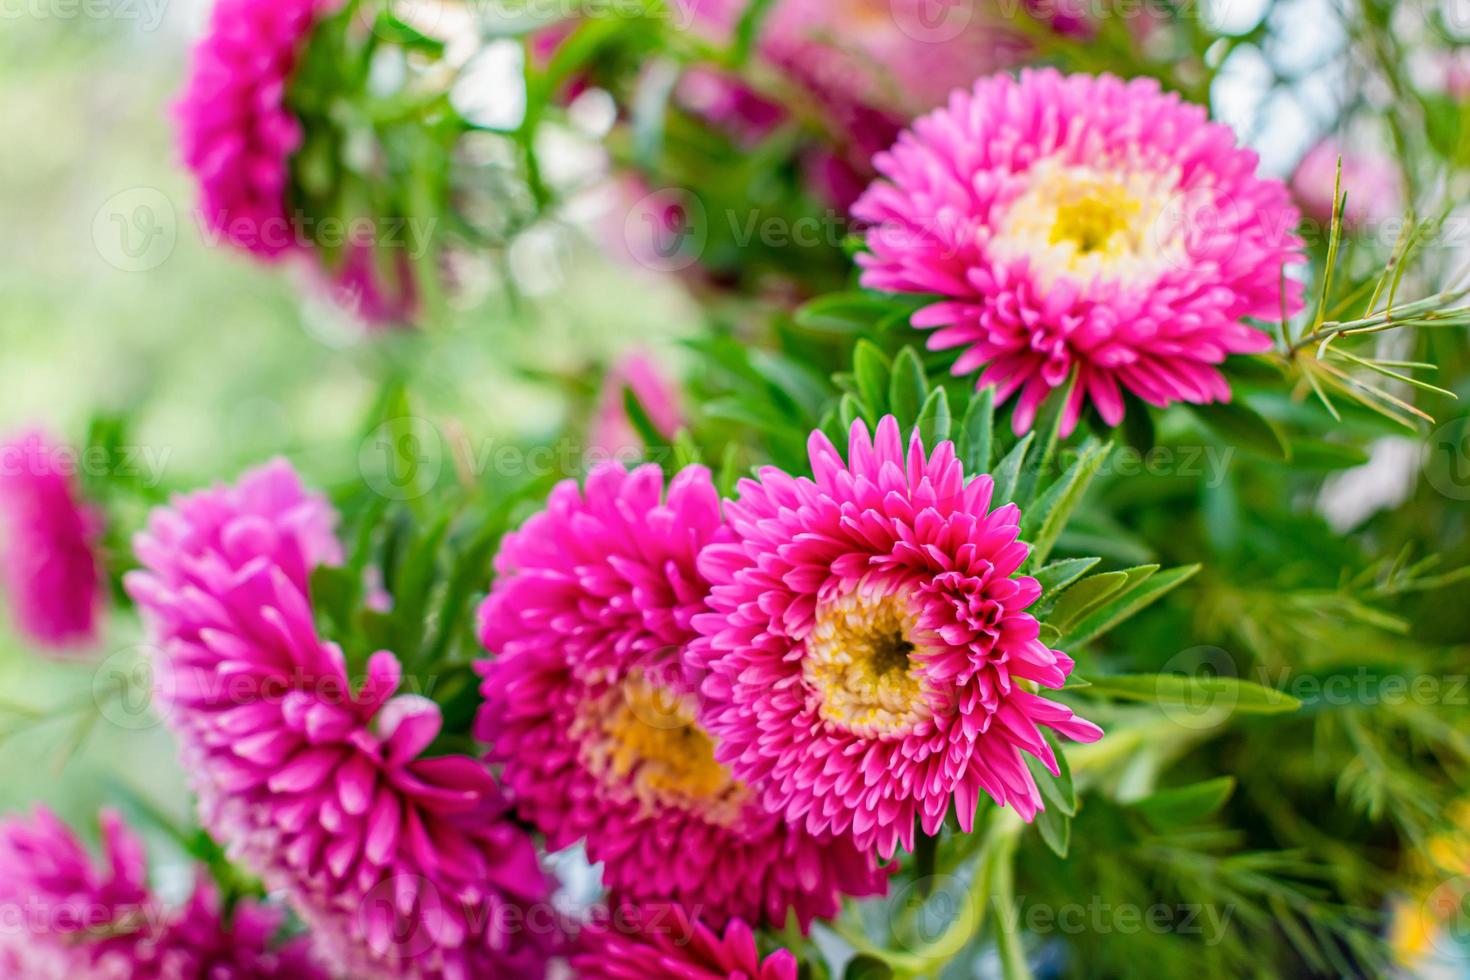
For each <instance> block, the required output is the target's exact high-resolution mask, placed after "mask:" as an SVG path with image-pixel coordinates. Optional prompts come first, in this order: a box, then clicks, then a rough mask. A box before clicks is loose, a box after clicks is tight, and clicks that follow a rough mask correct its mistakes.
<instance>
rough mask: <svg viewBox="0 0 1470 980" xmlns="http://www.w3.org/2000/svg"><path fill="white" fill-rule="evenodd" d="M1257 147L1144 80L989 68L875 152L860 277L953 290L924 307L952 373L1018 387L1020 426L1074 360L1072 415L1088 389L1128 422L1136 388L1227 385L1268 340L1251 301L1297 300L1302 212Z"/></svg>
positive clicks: (1291, 304)
mask: <svg viewBox="0 0 1470 980" xmlns="http://www.w3.org/2000/svg"><path fill="white" fill-rule="evenodd" d="M1256 162H1257V158H1256V155H1255V154H1254V153H1253V152H1251V151H1249V150H1246V149H1243V148H1241V147H1239V146H1238V145H1237V144H1236V141H1235V136H1234V134H1233V133H1232V132H1231V131H1230V130H1229V129H1228V128H1227V127H1225V126H1222V125H1219V124H1216V123H1211V122H1209V121H1208V119H1207V118H1206V115H1205V111H1204V109H1202V108H1200V107H1198V106H1194V105H1189V104H1187V103H1185V102H1182V101H1180V99H1179V97H1178V96H1177V95H1174V94H1166V93H1164V92H1162V91H1161V90H1160V88H1159V85H1158V83H1157V82H1155V81H1152V80H1150V79H1137V80H1134V81H1131V82H1125V81H1123V80H1121V79H1118V78H1115V77H1113V76H1111V75H1102V76H1097V77H1093V76H1090V75H1070V76H1064V75H1061V74H1059V73H1058V72H1056V71H1054V70H1051V69H1044V70H1039V71H1038V70H1030V69H1026V70H1023V71H1022V72H1021V73H1020V75H1019V77H1017V78H1012V77H1010V76H1006V75H998V76H995V77H991V78H985V79H981V80H980V81H978V82H977V83H975V86H974V89H973V91H967V92H958V93H956V94H955V95H954V96H953V97H952V98H951V99H950V102H949V105H948V106H947V107H945V108H944V109H940V110H937V111H935V112H933V113H931V114H930V115H928V116H925V117H923V118H921V119H919V120H917V121H916V122H915V123H914V125H913V127H912V128H911V129H910V130H909V131H907V132H905V133H904V134H903V136H902V137H901V138H900V139H899V141H898V143H897V144H896V145H895V146H894V147H893V149H892V150H891V151H889V152H886V153H882V154H879V156H878V157H877V160H876V164H877V167H878V170H879V171H880V172H881V173H882V174H883V176H884V178H885V179H883V180H880V181H878V182H877V183H875V184H874V185H873V186H872V187H871V188H869V190H868V191H867V192H866V193H865V194H864V195H863V198H862V199H861V200H860V201H859V202H858V203H857V205H856V206H855V207H854V209H853V214H854V215H855V216H856V217H857V218H858V219H859V220H861V221H864V222H867V224H868V225H869V228H868V231H867V244H868V248H869V249H870V252H869V253H866V254H862V255H859V256H858V262H859V264H861V266H862V268H863V273H862V283H863V285H864V286H867V287H868V288H870V289H878V290H885V291H888V292H896V293H919V294H938V295H939V296H940V297H942V299H941V300H940V301H939V302H936V303H933V304H931V305H929V306H926V307H924V308H923V309H921V310H919V311H918V312H917V313H915V314H914V316H913V320H912V322H913V325H914V326H915V327H917V328H919V329H924V330H933V331H934V334H933V335H932V336H931V337H930V338H929V344H928V346H929V348H930V349H931V350H947V349H950V348H959V349H960V355H959V358H958V359H957V360H956V361H955V363H954V366H953V373H954V374H956V375H960V376H963V375H969V374H973V373H975V372H977V371H978V372H980V374H979V377H978V378H977V379H976V386H977V387H985V386H987V385H994V386H996V396H997V398H998V399H1000V400H1004V399H1007V398H1009V397H1011V396H1012V395H1014V394H1018V393H1019V398H1018V402H1017V405H1016V409H1015V414H1014V417H1013V419H1012V424H1013V427H1014V428H1015V430H1016V432H1017V433H1021V432H1024V431H1026V430H1027V429H1028V428H1030V426H1031V423H1032V421H1033V419H1034V418H1035V416H1036V411H1037V409H1038V407H1039V406H1040V405H1041V403H1042V402H1043V401H1044V400H1045V399H1046V397H1047V396H1048V395H1049V394H1050V393H1051V392H1052V391H1053V390H1055V389H1057V388H1059V387H1061V386H1063V385H1064V384H1066V383H1067V380H1068V378H1069V377H1072V376H1073V375H1074V374H1075V375H1076V386H1075V388H1074V389H1073V391H1072V395H1071V398H1070V400H1069V401H1068V402H1067V404H1066V406H1065V407H1064V414H1063V420H1062V421H1063V431H1064V433H1070V432H1071V430H1072V429H1073V427H1074V426H1075V425H1076V423H1077V420H1078V418H1079V416H1080V415H1081V411H1082V406H1083V404H1084V403H1085V402H1090V403H1091V404H1092V405H1093V406H1095V407H1096V408H1097V410H1098V413H1099V414H1100V415H1101V416H1102V418H1103V420H1104V421H1105V422H1106V423H1107V424H1109V425H1117V424H1118V423H1119V422H1121V421H1122V418H1123V407H1124V402H1123V392H1124V391H1125V390H1126V391H1130V392H1132V393H1133V394H1135V395H1137V396H1138V397H1139V398H1141V399H1143V400H1144V401H1146V402H1148V403H1149V404H1151V405H1156V406H1160V407H1163V406H1165V405H1169V404H1171V403H1174V402H1180V401H1183V402H1192V403H1195V404H1200V403H1205V402H1214V401H1228V400H1229V399H1230V388H1229V386H1228V385H1227V384H1226V382H1225V378H1224V376H1223V375H1222V374H1221V373H1220V371H1219V370H1218V369H1217V365H1219V364H1220V363H1221V362H1223V361H1224V360H1225V358H1226V357H1227V356H1228V355H1230V354H1235V353H1252V352H1259V351H1263V350H1265V349H1267V348H1268V347H1270V345H1271V339H1270V337H1269V336H1268V335H1267V334H1266V333H1265V332H1263V331H1261V330H1258V329H1256V328H1254V327H1252V326H1250V325H1249V324H1247V323H1246V322H1244V320H1245V318H1247V317H1258V318H1262V319H1269V320H1276V319H1279V318H1280V316H1281V314H1282V309H1283V307H1285V309H1286V311H1287V312H1288V313H1289V312H1294V311H1296V310H1298V309H1300V308H1301V303H1302V300H1301V291H1302V287H1301V285H1300V283H1296V282H1295V281H1293V280H1290V279H1288V280H1287V281H1286V283H1285V286H1284V287H1283V282H1282V280H1283V276H1284V274H1285V270H1286V268H1287V267H1288V266H1290V265H1292V264H1294V263H1297V262H1300V261H1302V256H1301V242H1300V240H1299V239H1298V238H1297V237H1296V234H1295V228H1296V225H1297V213H1296V210H1295V209H1294V208H1293V207H1292V206H1291V202H1290V199H1289V195H1288V194H1287V192H1286V188H1285V187H1284V186H1283V185H1282V184H1281V183H1280V182H1279V181H1275V180H1267V179H1263V178H1260V177H1257V176H1256V173H1255V171H1256ZM1283 288H1285V290H1286V295H1285V296H1283V295H1282V290H1283ZM982 369H983V370H982Z"/></svg>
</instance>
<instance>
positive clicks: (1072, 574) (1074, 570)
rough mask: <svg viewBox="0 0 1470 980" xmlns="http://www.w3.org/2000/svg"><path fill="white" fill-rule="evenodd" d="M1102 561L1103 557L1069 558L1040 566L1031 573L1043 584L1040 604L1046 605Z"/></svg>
mask: <svg viewBox="0 0 1470 980" xmlns="http://www.w3.org/2000/svg"><path fill="white" fill-rule="evenodd" d="M1100 561H1102V559H1101V558H1067V559H1065V560H1063V561H1056V562H1052V563H1051V564H1050V565H1044V566H1042V567H1041V568H1038V569H1037V570H1036V571H1035V572H1033V573H1032V574H1031V577H1032V578H1034V579H1036V581H1037V582H1038V583H1040V585H1041V599H1040V600H1039V602H1038V604H1040V605H1045V604H1046V602H1047V601H1048V600H1049V599H1053V598H1055V597H1056V595H1057V593H1059V592H1061V591H1062V590H1063V589H1065V588H1066V587H1067V586H1069V585H1071V584H1072V583H1073V582H1075V581H1077V580H1078V579H1079V578H1081V577H1082V576H1084V575H1086V574H1087V573H1088V571H1090V570H1091V569H1092V568H1093V566H1095V565H1096V564H1097V563H1098V562H1100Z"/></svg>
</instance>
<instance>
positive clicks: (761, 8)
mask: <svg viewBox="0 0 1470 980" xmlns="http://www.w3.org/2000/svg"><path fill="white" fill-rule="evenodd" d="M772 6H773V3H772V0H750V2H749V3H747V4H746V5H745V9H744V10H742V11H741V12H740V20H739V21H738V22H737V23H736V25H735V44H734V45H733V48H732V50H731V60H732V61H733V63H734V65H735V66H736V67H738V66H740V65H743V64H745V62H746V61H747V60H748V59H749V58H750V52H751V51H752V50H753V49H754V47H755V39H756V38H757V37H758V36H760V30H761V24H763V23H764V22H765V19H766V14H767V13H768V12H769V11H770V9H771V7H772Z"/></svg>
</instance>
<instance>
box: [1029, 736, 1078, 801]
mask: <svg viewBox="0 0 1470 980" xmlns="http://www.w3.org/2000/svg"><path fill="white" fill-rule="evenodd" d="M1046 740H1047V744H1048V745H1050V746H1051V750H1052V754H1053V755H1055V756H1056V760H1057V769H1058V770H1059V773H1058V775H1055V776H1053V775H1052V774H1051V773H1050V772H1049V771H1048V770H1047V768H1046V766H1045V765H1044V764H1043V763H1042V761H1041V760H1040V759H1038V758H1036V756H1034V755H1030V754H1028V755H1027V756H1026V764H1027V765H1028V766H1030V767H1031V775H1032V777H1033V778H1034V779H1035V780H1036V787H1037V788H1038V789H1039V790H1041V798H1042V800H1043V801H1044V802H1045V803H1046V805H1047V806H1048V807H1049V808H1055V809H1057V810H1059V811H1061V812H1062V813H1063V814H1065V815H1066V816H1069V817H1075V816H1076V815H1077V789H1076V787H1075V786H1073V785H1072V770H1071V768H1070V767H1069V766H1068V765H1067V757H1066V755H1065V754H1064V753H1063V752H1062V748H1061V746H1060V745H1059V744H1058V743H1057V741H1056V739H1055V738H1054V737H1053V736H1052V735H1051V733H1050V732H1048V733H1047V735H1046Z"/></svg>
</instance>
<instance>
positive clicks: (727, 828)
mask: <svg viewBox="0 0 1470 980" xmlns="http://www.w3.org/2000/svg"><path fill="white" fill-rule="evenodd" d="M723 538H724V532H723V531H722V529H721V523H720V505H719V498H718V496H717V494H716V493H715V489H714V486H713V485H712V483H711V481H710V477H709V473H708V472H707V471H706V470H704V469H703V468H702V467H690V468H688V469H686V470H684V471H683V472H681V473H680V474H679V475H678V476H676V477H675V478H674V479H673V481H672V482H671V483H670V484H669V487H668V492H667V495H666V496H665V494H664V484H663V476H662V474H661V472H660V471H659V468H658V467H657V466H652V465H649V466H642V467H639V468H638V469H636V470H634V471H633V472H631V473H629V472H626V471H624V470H623V468H622V467H621V466H618V465H616V464H611V463H609V464H606V465H604V466H601V467H598V468H597V469H595V470H594V471H593V472H592V474H591V475H590V476H589V477H588V480H587V487H586V490H585V492H584V491H579V490H578V488H577V486H576V484H575V483H573V482H571V481H568V482H565V483H563V484H561V485H560V486H558V487H557V488H556V489H555V490H554V491H553V492H552V494H551V499H550V501H549V502H548V504H547V508H546V510H545V511H543V512H541V513H539V514H537V515H535V516H534V517H532V518H531V519H530V520H529V521H527V522H526V524H525V525H524V526H523V527H522V528H521V529H520V530H519V531H517V532H515V533H513V534H510V535H508V536H507V537H506V539H505V541H504V543H503V545H502V547H501V551H500V555H499V557H498V559H497V562H496V567H497V571H498V573H499V576H498V578H497V580H496V583H495V587H494V589H493V590H492V592H491V594H490V596H489V598H487V599H486V600H485V604H484V606H483V607H482V609H481V611H480V616H481V624H482V629H481V638H482V640H483V641H484V643H485V646H486V648H487V649H488V650H490V651H491V652H492V653H494V654H495V657H494V659H492V660H489V661H486V662H485V663H483V664H481V665H480V666H481V670H482V671H483V673H484V674H485V684H484V687H483V691H484V694H485V699H486V703H485V705H484V707H483V708H482V709H481V714H480V723H479V731H478V734H479V736H480V738H481V739H482V740H484V741H485V742H487V743H489V744H490V746H491V758H492V759H493V760H494V761H496V762H498V763H500V764H501V765H503V766H504V770H503V776H502V778H503V779H504V781H505V783H506V785H507V786H508V787H509V788H510V789H511V790H512V791H513V793H514V796H515V800H516V805H517V808H518V810H519V812H520V813H521V815H522V816H523V817H525V818H526V819H527V820H529V821H530V822H531V823H533V824H535V825H536V826H537V827H538V828H539V829H540V830H541V831H542V832H543V833H544V834H545V835H546V839H547V846H548V847H550V848H552V849H560V848H563V847H567V846H570V845H571V844H574V843H576V842H577V841H579V840H585V841H586V848H587V854H588V857H589V858H590V859H591V860H593V861H598V862H601V863H602V864H603V880H604V883H605V885H606V886H607V887H608V888H609V890H610V891H611V892H612V894H613V895H615V896H617V897H619V898H620V899H627V900H628V901H632V902H643V901H674V902H678V903H681V904H683V905H684V906H685V907H687V908H689V909H691V910H697V911H698V913H699V914H700V915H701V916H702V917H704V918H705V919H706V920H707V921H709V922H710V923H711V924H712V925H716V926H723V925H724V923H725V922H726V921H727V920H728V919H730V918H732V917H739V918H743V919H746V920H747V921H749V922H752V923H778V924H779V923H785V922H786V917H787V913H788V911H794V912H795V913H796V915H797V917H798V919H799V921H800V922H801V923H802V924H803V925H806V924H807V923H809V922H810V921H811V920H812V919H813V918H817V917H826V916H831V915H833V914H835V913H836V912H837V910H838V897H839V896H840V895H843V894H847V895H871V894H876V893H880V892H881V891H882V890H883V889H884V887H885V884H886V880H887V875H886V873H885V872H884V871H883V869H881V868H879V867H878V866H877V864H876V862H875V861H874V860H873V859H872V858H871V857H870V856H869V855H866V854H863V853H862V852H860V851H858V850H857V849H856V848H855V847H853V846H852V844H851V843H850V842H848V841H845V840H838V839H834V838H832V837H831V836H830V835H823V834H811V833H808V832H807V831H805V830H804V829H802V828H801V827H800V826H796V825H792V824H790V823H788V822H787V821H785V820H783V819H782V818H781V817H780V816H779V815H777V814H774V813H769V812H767V811H766V810H764V809H763V808H762V807H761V805H760V803H759V793H758V791H757V790H756V789H754V788H752V787H751V786H749V785H747V784H746V783H743V782H741V781H739V780H737V779H735V778H734V777H733V776H732V775H731V774H730V772H729V771H728V770H727V769H726V767H724V766H722V765H720V764H719V763H718V762H716V760H715V747H714V745H713V743H712V742H711V740H710V737H709V736H708V735H707V734H706V732H705V731H704V729H702V728H701V727H700V726H699V724H698V723H697V721H696V719H695V703H694V697H695V690H694V687H693V685H692V684H691V683H690V681H689V680H688V679H687V678H686V677H685V666H686V665H685V663H684V653H685V648H686V646H687V645H688V643H689V642H690V641H691V640H692V639H693V638H694V635H695V633H694V629H693V627H692V624H691V621H692V620H693V618H694V617H695V616H696V615H697V614H698V613H700V612H701V611H703V609H704V608H705V597H706V593H707V591H708V585H707V583H706V582H705V580H704V578H703V577H702V576H701V575H700V574H699V572H698V571H697V569H696V564H695V562H696V556H697V555H698V553H699V551H700V549H701V548H703V547H705V546H706V545H707V544H708V543H709V542H711V541H717V540H723Z"/></svg>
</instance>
